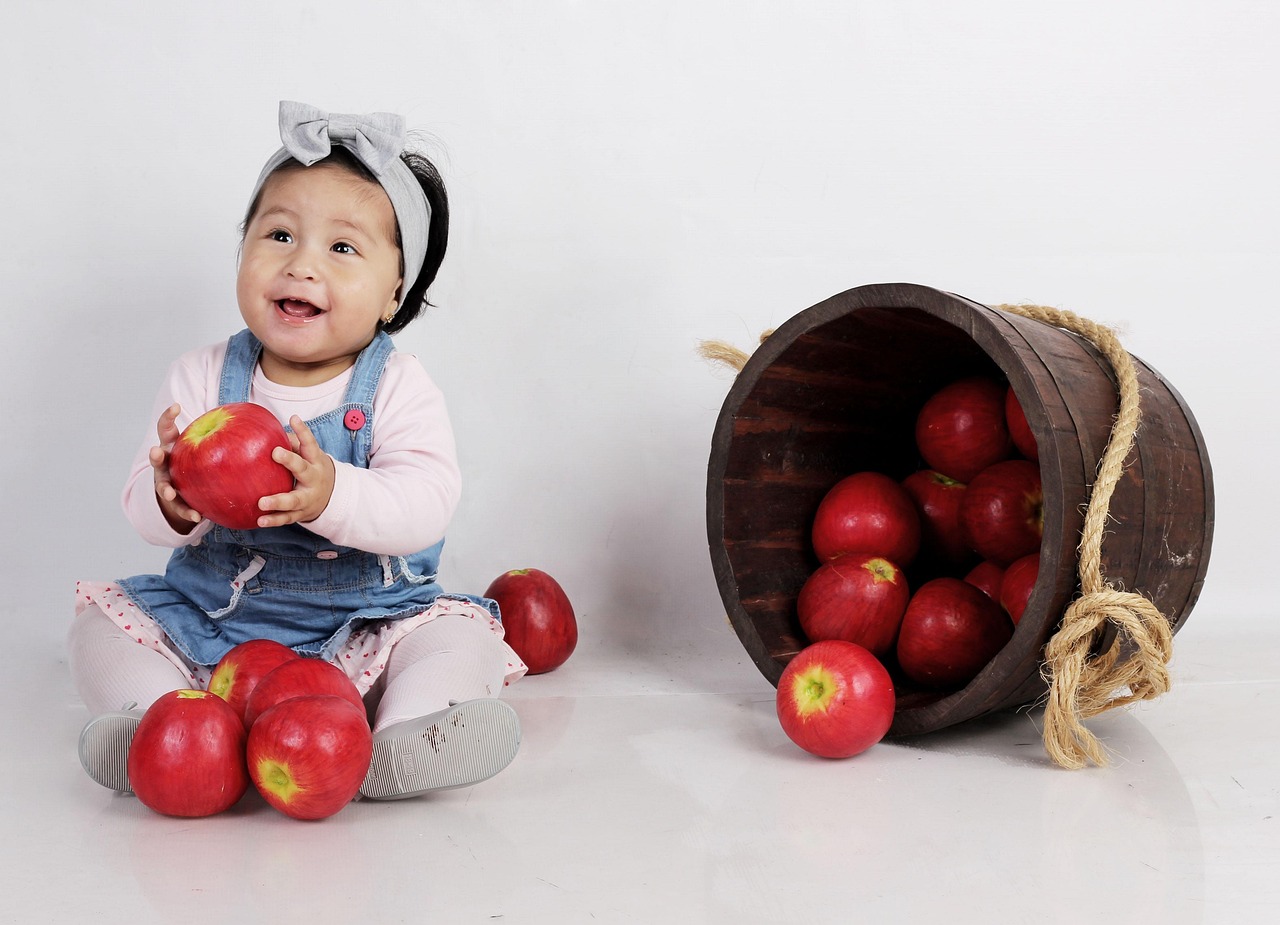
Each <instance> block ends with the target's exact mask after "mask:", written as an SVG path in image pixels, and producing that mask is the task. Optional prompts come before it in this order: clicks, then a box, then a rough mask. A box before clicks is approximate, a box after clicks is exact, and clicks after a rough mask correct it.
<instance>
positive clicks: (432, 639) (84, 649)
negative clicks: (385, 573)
mask: <svg viewBox="0 0 1280 925" xmlns="http://www.w3.org/2000/svg"><path fill="white" fill-rule="evenodd" d="M67 647H68V653H69V658H70V662H71V675H72V678H73V679H74V680H75V684H76V689H77V690H78V691H79V693H80V698H81V700H83V701H84V705H85V706H86V707H88V708H89V712H90V713H91V714H92V715H94V716H97V715H99V714H101V713H105V712H107V711H110V710H119V709H121V708H122V707H123V706H125V705H126V704H128V703H136V704H137V708H138V709H140V710H145V709H146V708H147V707H149V706H150V705H151V704H152V703H154V702H155V701H156V699H157V698H159V697H160V696H161V695H162V694H166V693H168V692H169V691H172V690H177V689H178V688H183V687H188V686H189V684H190V682H189V681H188V680H187V678H186V676H185V675H183V673H182V672H181V671H179V670H178V668H177V667H176V666H175V665H174V664H173V663H172V662H170V661H169V659H168V658H166V657H165V656H164V655H162V654H161V653H159V652H157V651H155V650H154V649H151V648H149V647H147V646H145V645H141V644H139V643H138V641H137V640H136V639H134V638H133V637H131V636H129V635H128V634H127V633H125V632H124V631H123V630H121V629H120V628H119V627H118V626H116V625H115V623H113V622H112V621H111V619H110V618H108V617H107V616H106V614H104V613H102V612H101V611H100V610H98V609H97V608H88V609H86V610H85V611H84V612H83V613H81V614H80V616H78V617H77V618H76V619H75V622H74V623H72V625H71V630H70V632H69V633H68V636H67ZM505 674H506V654H505V649H504V647H503V644H502V641H501V639H500V638H499V637H498V636H496V635H494V633H493V632H491V631H490V630H489V628H488V627H487V626H485V625H484V624H483V623H482V622H481V621H479V620H473V619H470V618H468V617H465V616H460V615H457V614H445V615H443V616H440V617H437V618H436V619H434V620H432V621H431V622H430V623H425V624H423V625H422V626H420V627H418V628H417V629H415V630H413V631H412V632H410V633H408V634H406V635H405V637H404V638H403V639H401V640H400V641H399V642H398V643H396V645H395V648H394V649H392V651H391V658H390V660H389V661H388V662H387V669H386V673H385V674H384V675H383V677H382V678H380V679H379V683H378V685H377V686H376V687H375V691H376V690H379V689H382V690H383V693H382V696H381V699H380V700H379V701H378V702H377V710H376V714H375V721H374V731H379V730H381V729H384V728H386V727H387V726H389V725H391V724H392V723H398V722H401V721H403V720H408V719H414V718H415V717H418V716H426V715H427V714H430V713H435V712H437V711H439V710H443V709H445V708H446V707H448V706H449V703H450V702H451V701H462V700H474V699H477V698H480V697H496V696H498V694H499V693H501V691H502V682H503V678H504V676H505ZM384 685H385V686H384ZM374 696H375V695H373V694H372V693H371V695H370V697H371V698H373V697H374Z"/></svg>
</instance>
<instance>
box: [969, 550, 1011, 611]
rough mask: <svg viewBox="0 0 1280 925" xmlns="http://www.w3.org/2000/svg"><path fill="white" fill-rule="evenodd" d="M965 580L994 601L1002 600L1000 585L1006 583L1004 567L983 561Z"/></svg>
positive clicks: (988, 560)
mask: <svg viewBox="0 0 1280 925" xmlns="http://www.w3.org/2000/svg"><path fill="white" fill-rule="evenodd" d="M964 580H965V581H967V582H969V584H971V585H973V586H974V587H975V588H977V589H979V590H980V591H981V592H982V593H983V594H985V595H986V596H987V597H989V598H991V599H992V600H993V601H998V600H1000V583H1001V582H1002V581H1004V566H1003V565H1000V564H999V563H996V562H992V561H991V560H990V559H983V560H982V561H981V562H979V563H978V564H977V565H975V566H974V567H973V568H971V569H969V574H968V575H965V576H964Z"/></svg>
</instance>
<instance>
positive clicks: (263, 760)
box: [245, 694, 373, 819]
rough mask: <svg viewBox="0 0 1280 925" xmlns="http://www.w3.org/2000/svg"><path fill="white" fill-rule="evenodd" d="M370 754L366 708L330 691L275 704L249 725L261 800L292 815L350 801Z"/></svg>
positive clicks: (324, 812)
mask: <svg viewBox="0 0 1280 925" xmlns="http://www.w3.org/2000/svg"><path fill="white" fill-rule="evenodd" d="M372 756H373V734H372V733H371V732H370V731H369V723H368V722H367V721H366V719H365V712H364V709H363V708H357V707H356V706H354V705H353V704H351V702H350V701H348V700H346V699H344V698H342V697H336V696H334V695H333V694H308V695H306V696H302V697H293V698H291V699H289V700H285V701H282V702H280V703H277V704H276V705H275V706H273V707H271V708H270V709H268V710H267V711H266V712H264V713H263V714H262V715H261V716H259V717H258V719H257V722H255V723H254V724H253V728H252V729H250V730H249V741H248V744H247V745H246V748H245V760H246V762H247V764H248V766H249V776H250V777H251V778H252V779H253V784H254V786H255V787H257V788H258V792H259V793H261V794H262V798H263V799H264V800H266V801H267V802H268V803H270V804H271V805H272V806H274V807H275V808H276V809H278V810H280V812H282V813H284V814H285V815H286V816H292V817H293V818H294V819H324V818H326V817H328V816H332V815H333V814H334V813H336V812H337V811H338V810H340V809H342V807H344V806H346V805H347V804H348V803H350V802H351V800H352V799H354V797H355V795H356V793H357V792H358V791H359V790H360V785H361V784H362V783H364V778H365V774H367V773H368V771H369V761H370V759H371V758H372Z"/></svg>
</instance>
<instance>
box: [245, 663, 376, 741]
mask: <svg viewBox="0 0 1280 925" xmlns="http://www.w3.org/2000/svg"><path fill="white" fill-rule="evenodd" d="M307 694H333V695H334V696H336V697H341V698H342V699H343V700H346V701H348V702H349V703H351V704H352V705H353V706H356V707H359V708H360V709H361V710H362V711H363V710H364V701H363V700H362V699H361V698H360V691H359V690H357V689H356V686H355V685H354V684H353V683H351V679H350V678H348V677H347V675H346V672H344V671H343V670H342V669H341V668H339V667H338V666H337V665H334V664H332V663H331V662H326V661H325V660H324V659H319V658H295V659H290V660H287V661H284V662H282V663H280V664H279V665H277V666H276V667H275V668H273V669H271V671H269V672H267V673H266V674H265V675H264V676H263V678H262V680H261V681H259V682H258V684H257V686H256V687H255V688H254V689H253V691H252V692H251V693H250V694H249V700H248V702H247V703H245V707H244V724H245V728H247V729H249V730H250V731H252V730H253V725H254V723H256V722H257V721H258V718H259V717H260V716H262V714H263V713H265V712H267V710H269V709H271V708H272V707H273V706H275V705H276V704H278V703H283V702H284V701H286V700H289V699H290V698H293V697H303V696H306V695H307ZM365 722H366V723H367V722H368V718H367V717H366V720H365Z"/></svg>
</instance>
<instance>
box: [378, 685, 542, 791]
mask: <svg viewBox="0 0 1280 925" xmlns="http://www.w3.org/2000/svg"><path fill="white" fill-rule="evenodd" d="M519 748H520V718H519V717H518V716H516V711H515V710H513V709H511V707H510V706H508V705H507V704H505V703H503V702H502V701H501V700H494V699H491V698H482V699H480V700H468V701H465V702H463V703H459V704H455V705H453V706H451V707H449V708H448V709H446V710H441V711H440V712H438V713H432V714H431V715H429V716H421V717H418V718H417V719H411V720H405V721H404V722H402V723H396V724H394V725H392V726H388V727H387V728H386V729H383V730H380V731H379V732H377V733H375V734H374V736H373V760H372V761H371V762H370V763H369V773H368V774H366V775H365V778H364V784H362V785H361V787H360V793H361V794H362V795H363V796H365V797H367V798H368V799H371V800H402V799H404V798H405V797H414V796H418V795H419V794H423V793H426V792H428V791H430V790H447V789H450V788H453V787H467V786H470V785H471V784H478V783H480V781H482V780H488V779H489V778H490V777H493V775H495V774H497V773H498V772H499V771H501V770H502V769H503V768H505V767H506V766H507V765H509V764H510V763H511V761H512V759H514V758H515V756H516V751H517V750H518V749H519Z"/></svg>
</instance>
